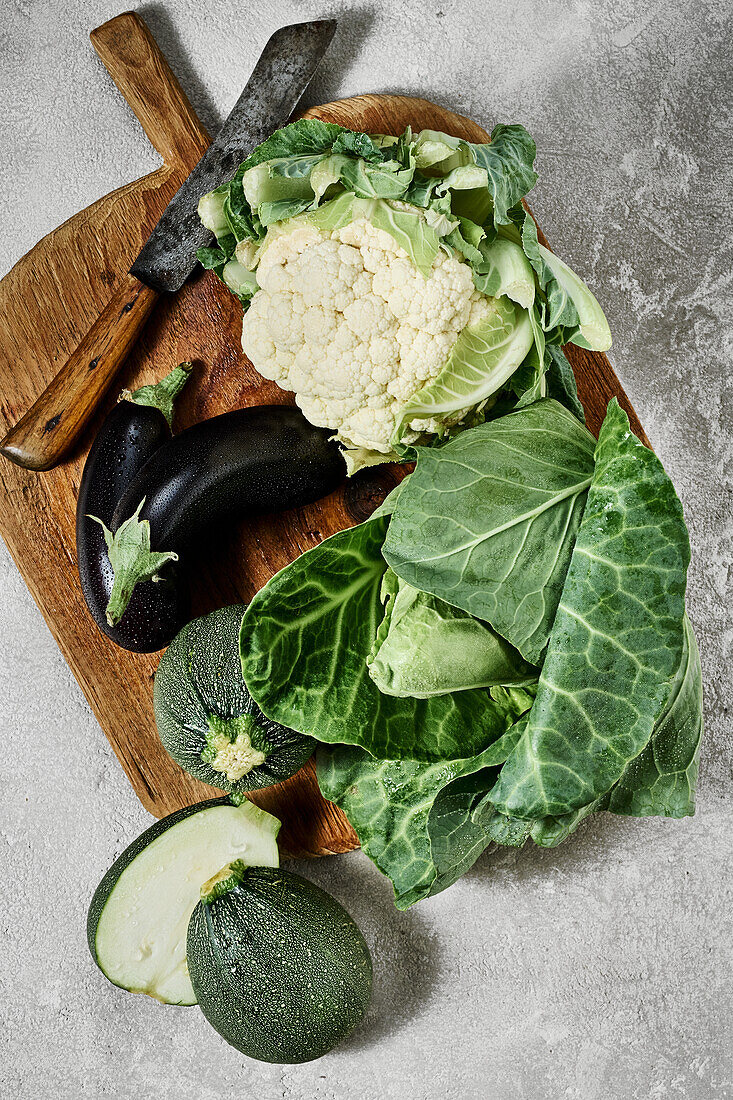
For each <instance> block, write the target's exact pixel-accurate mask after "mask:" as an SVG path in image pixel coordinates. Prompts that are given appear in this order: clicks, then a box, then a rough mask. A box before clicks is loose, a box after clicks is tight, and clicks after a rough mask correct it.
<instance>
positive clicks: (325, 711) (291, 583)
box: [240, 494, 511, 764]
mask: <svg viewBox="0 0 733 1100" xmlns="http://www.w3.org/2000/svg"><path fill="white" fill-rule="evenodd" d="M400 496H401V494H400ZM398 499H399V498H398ZM388 522H389V517H388V516H386V515H383V514H380V515H377V516H376V517H372V518H371V519H369V520H367V521H366V522H365V523H361V524H359V525H358V526H357V527H352V528H350V529H349V530H346V531H341V532H339V533H338V534H336V535H332V536H331V538H329V539H326V540H325V541H324V542H322V543H321V544H320V546H316V547H314V548H313V549H312V550H309V551H307V552H306V553H305V554H303V555H302V556H301V557H299V558H297V559H296V560H295V561H294V562H292V564H291V565H288V566H286V567H285V568H284V569H282V570H281V571H280V572H279V573H277V574H276V575H275V576H274V577H273V578H272V580H270V581H268V583H267V584H266V585H265V587H264V588H262V589H261V590H260V591H259V592H258V593H257V595H256V596H255V597H254V599H253V600H252V602H251V603H250V605H249V607H248V608H247V611H246V613H245V615H244V618H243V620H242V629H241V636H240V652H241V658H242V672H243V675H244V679H245V682H246V684H247V687H248V688H249V691H250V693H251V694H252V697H253V698H254V700H255V701H256V702H257V704H258V705H259V706H260V708H261V709H262V711H263V713H264V714H265V715H267V717H268V718H271V719H273V720H274V721H276V722H279V723H280V724H281V725H284V726H289V727H290V728H291V729H295V730H298V731H299V732H302V733H305V732H308V733H309V734H311V735H312V736H313V737H315V738H317V740H319V741H323V742H326V743H330V744H347V745H358V746H361V747H362V748H364V749H366V750H367V751H368V752H370V753H371V754H372V755H373V756H377V757H382V758H386V759H389V758H401V759H416V760H432V761H441V762H442V763H443V764H445V762H446V761H450V760H454V759H461V758H465V757H467V756H471V755H472V754H474V753H477V752H480V751H482V750H483V749H484V748H485V746H486V745H487V744H488V743H489V742H491V741H493V740H495V739H496V738H497V737H499V736H500V735H501V734H502V733H503V732H504V730H505V729H506V726H507V723H508V722H510V721H511V717H510V716H508V710H507V707H506V704H500V703H497V702H496V701H495V700H494V699H492V698H491V696H490V695H489V693H488V692H487V691H462V692H458V693H456V694H455V695H439V696H435V697H432V698H429V699H410V698H393V697H391V696H388V695H383V694H382V693H381V692H380V691H379V689H378V688H377V686H376V684H375V683H374V682H373V681H372V679H371V678H370V676H369V670H368V668H367V657H368V656H369V654H370V652H371V650H372V646H373V645H374V641H375V638H376V635H377V629H378V627H379V624H380V622H381V621H382V617H383V609H382V603H381V599H380V588H381V584H382V577H383V574H384V572H385V570H386V568H387V566H386V563H385V561H384V559H383V557H382V553H381V551H382V544H383V542H384V536H385V532H386V529H387V524H388Z"/></svg>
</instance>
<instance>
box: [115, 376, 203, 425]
mask: <svg viewBox="0 0 733 1100" xmlns="http://www.w3.org/2000/svg"><path fill="white" fill-rule="evenodd" d="M192 370H193V363H179V364H178V366H177V367H174V368H173V370H172V371H171V372H170V374H166V376H165V378H161V380H160V382H157V383H156V384H155V385H154V386H141V387H140V389H139V390H135V391H134V392H133V393H131V392H130V390H123V391H122V393H121V394H120V400H121V401H132V402H133V404H135V405H149V406H150V407H151V408H153V409H157V410H158V411H159V412H161V413H162V414H163V416H164V417H165V418H166V420H167V421H168V427H169V428H170V427H171V426H172V423H173V403H174V402H175V400H176V398H177V397H178V395H179V393H180V392H181V390H182V389H183V387H184V386H185V385H186V382H188V379H189V378H190V376H191V371H192Z"/></svg>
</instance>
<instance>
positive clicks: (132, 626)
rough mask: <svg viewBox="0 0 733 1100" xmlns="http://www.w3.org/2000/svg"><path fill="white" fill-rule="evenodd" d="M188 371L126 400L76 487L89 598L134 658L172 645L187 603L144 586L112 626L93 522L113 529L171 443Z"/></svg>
mask: <svg viewBox="0 0 733 1100" xmlns="http://www.w3.org/2000/svg"><path fill="white" fill-rule="evenodd" d="M190 371H191V364H190V363H182V364H181V365H180V366H179V367H176V368H175V369H174V370H172V371H171V373H170V374H169V375H167V376H166V377H165V378H164V379H163V380H162V381H161V382H159V383H158V384H157V385H156V386H143V387H142V388H141V389H139V390H137V391H136V392H135V393H125V394H123V395H122V399H121V400H120V401H119V402H118V404H117V405H115V407H114V408H113V409H112V411H111V412H110V414H109V416H108V417H107V419H106V420H105V421H104V423H103V424H102V427H101V428H100V429H99V432H98V433H97V436H96V438H95V440H94V442H93V443H92V446H91V449H90V451H89V454H88V456H87V460H86V464H85V466H84V473H83V474H82V478H81V485H80V486H79V497H78V500H77V505H76V556H77V564H78V569H79V579H80V581H81V588H82V592H83V593H84V599H85V600H86V602H87V607H88V608H89V610H90V612H91V613H92V617H93V618H94V621H95V622H96V624H97V626H98V627H99V629H100V630H102V631H103V632H104V633H105V634H106V635H107V637H108V638H111V639H112V641H113V642H116V643H117V645H119V646H122V648H123V649H129V650H132V651H134V652H136V653H152V652H153V651H155V650H157V649H162V648H163V646H165V645H167V644H168V642H169V641H170V640H171V638H172V637H173V635H174V634H175V633H176V630H177V629H178V627H180V626H181V625H183V622H184V621H185V619H186V613H187V604H186V601H185V599H184V598H183V597H182V594H181V592H180V590H179V589H178V587H177V586H176V585H174V584H172V583H171V582H170V581H169V580H161V581H160V582H153V581H146V582H144V583H143V584H141V585H140V586H139V587H138V588H137V589H136V590H135V592H134V593H133V596H132V599H131V600H130V603H129V605H128V607H127V609H126V611H125V613H124V615H123V616H122V618H121V619H120V620H119V621H118V622H117V623H116V624H115V625H114V626H111V625H110V624H109V623H108V621H107V617H106V608H107V604H108V602H109V598H110V595H111V593H112V585H113V581H114V571H113V569H112V565H111V563H110V560H109V555H108V552H107V543H106V539H105V533H104V529H103V527H102V526H101V524H100V523H99V522H95V519H93V518H92V517H96V520H101V521H102V523H103V524H105V525H106V526H107V527H109V526H110V525H111V524H112V517H113V515H114V510H115V507H116V505H117V502H118V500H119V499H120V497H121V496H122V495H123V494H124V493H125V491H126V490H127V489H128V488H129V486H130V485H131V484H132V483H133V482H134V480H135V477H136V476H137V474H139V472H140V470H142V469H143V467H144V466H145V464H146V463H147V462H148V460H149V459H150V458H151V457H152V456H153V455H154V454H155V452H156V451H158V450H159V449H160V447H162V446H163V444H165V443H168V442H169V441H170V438H171V429H170V422H171V419H172V415H173V402H174V400H175V398H176V396H177V395H178V393H180V391H181V389H182V388H183V386H184V385H185V384H186V381H187V379H188V376H189V373H190ZM184 595H185V594H184ZM174 624H175V625H174Z"/></svg>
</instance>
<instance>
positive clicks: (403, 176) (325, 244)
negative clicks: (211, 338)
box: [196, 119, 611, 473]
mask: <svg viewBox="0 0 733 1100" xmlns="http://www.w3.org/2000/svg"><path fill="white" fill-rule="evenodd" d="M534 155H535V145H534V142H533V140H532V138H531V137H530V135H529V134H528V133H527V131H526V130H525V129H524V128H523V127H522V126H504V125H498V126H495V127H494V129H493V131H492V134H491V140H490V142H486V143H482V144H475V143H472V142H468V141H464V140H462V139H461V138H459V137H456V136H453V135H450V134H443V133H440V132H438V131H434V130H424V131H421V132H420V133H417V134H415V133H413V131H412V128H411V127H409V126H408V127H407V128H406V129H405V131H404V132H403V133H402V134H401V135H400V136H399V137H396V136H389V135H385V134H367V133H358V132H355V131H352V130H347V129H345V128H344V127H342V126H338V125H336V124H335V123H330V122H324V121H322V120H321V119H298V121H296V122H293V123H290V124H289V125H288V126H285V127H283V128H282V129H281V130H276V131H275V133H274V134H271V135H270V137H268V138H267V139H266V140H265V141H264V142H262V144H261V145H258V146H257V148H256V149H253V150H252V152H251V153H250V155H249V156H248V157H247V159H246V160H245V161H244V163H243V164H241V165H240V167H239V169H238V171H237V172H236V173H235V175H234V178H233V179H231V180H230V182H229V183H225V184H222V185H221V186H220V187H217V188H216V189H215V190H214V191H211V192H210V193H209V194H207V195H204V196H203V197H202V198H201V200H200V202H199V208H198V209H199V215H200V217H201V221H202V223H203V224H204V225H205V226H206V227H207V228H208V229H210V230H211V231H212V232H213V234H214V237H215V243H214V244H212V245H211V246H206V247H203V248H199V249H198V250H197V253H196V255H197V256H198V258H199V260H200V261H201V263H202V264H203V265H204V267H206V268H208V269H209V270H212V271H214V272H216V274H217V276H218V277H219V278H220V279H221V280H222V281H223V282H224V283H225V284H226V286H227V287H229V289H230V290H231V291H232V293H233V294H235V295H236V296H237V298H238V299H239V300H240V302H241V303H242V307H243V309H244V313H245V317H244V325H243V329H242V347H243V348H244V351H245V354H246V355H247V356H248V358H249V359H250V360H251V361H252V363H253V364H254V365H255V367H256V368H257V369H258V370H259V372H260V373H261V374H262V375H264V376H265V378H269V379H272V380H274V381H275V382H277V383H278V384H279V385H280V386H282V387H283V388H284V389H288V390H291V391H293V392H294V393H295V399H296V401H297V403H298V405H299V406H300V408H301V409H302V411H303V413H304V414H305V416H306V417H307V418H308V419H309V420H310V421H311V422H312V423H314V424H317V425H319V426H322V427H326V428H331V429H333V432H334V435H335V436H336V438H337V439H338V440H339V441H340V443H341V445H342V447H343V448H344V457H345V458H346V464H347V467H348V468H349V472H350V473H353V472H354V471H355V470H356V469H358V468H360V467H362V466H368V465H374V464H375V463H377V462H380V461H382V462H384V461H390V460H391V459H395V458H399V457H400V456H401V455H404V447H405V446H409V445H411V444H413V443H418V442H419V443H424V444H430V443H432V442H436V441H440V440H442V439H445V438H446V437H447V436H449V435H451V434H452V433H453V431H454V430H461V429H463V428H465V427H466V426H467V425H469V424H476V423H480V422H481V421H482V420H483V419H484V418H485V417H486V415H487V413H488V410H489V409H490V408H491V407H492V406H493V405H494V403H495V402H497V401H498V400H499V398H500V396H503V405H504V407H508V408H511V407H512V406H513V405H514V404H516V403H517V402H520V401H521V402H522V403H523V404H526V403H528V402H530V401H534V400H537V399H539V398H542V397H545V396H546V395H547V393H548V384H549V383H548V378H549V372H550V368H551V367H552V365H553V364H554V369H555V370H556V371H557V370H560V371H561V372H562V374H563V388H567V387H568V386H569V387H570V390H569V391H568V392H569V396H568V400H569V402H570V404H571V405H572V404H573V402H575V403H576V404H577V397H576V396H575V392H574V386H573V383H572V371H571V369H570V367H569V365H568V364H567V363H564V365H563V363H562V355H561V353H560V351H559V350H558V349H559V347H560V345H561V344H567V343H569V342H575V343H577V344H580V346H581V347H584V348H590V349H592V350H598V351H605V350H607V349H608V348H609V347H610V346H611V334H610V331H609V329H608V324H607V322H606V319H605V317H604V316H603V313H602V311H601V309H600V306H599V305H598V303H597V302H596V300H595V298H594V297H593V295H592V294H591V292H590V290H589V289H588V287H586V286H585V285H584V284H583V283H582V282H581V280H580V279H579V278H578V276H577V275H576V274H575V273H574V272H573V271H571V270H570V268H569V267H568V266H567V265H566V264H564V263H563V262H562V261H561V260H560V259H559V258H558V257H557V256H555V255H554V254H553V253H551V252H549V250H548V249H546V248H544V247H543V246H542V245H541V244H540V243H539V241H538V239H537V228H536V226H535V224H534V221H533V220H532V217H531V215H530V214H529V213H528V212H527V211H525V210H524V209H523V207H522V198H523V196H524V195H525V194H526V193H527V191H529V190H530V189H531V187H532V186H533V184H534V182H535V179H536V173H535V171H534V168H533V161H534ZM558 357H559V358H558ZM558 362H560V366H559V367H558V365H557V364H558ZM566 380H569V381H566Z"/></svg>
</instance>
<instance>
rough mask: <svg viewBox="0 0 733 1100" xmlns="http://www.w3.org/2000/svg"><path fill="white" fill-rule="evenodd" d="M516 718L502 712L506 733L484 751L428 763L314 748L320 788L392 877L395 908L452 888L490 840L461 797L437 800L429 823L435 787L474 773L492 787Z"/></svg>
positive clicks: (441, 787) (440, 789) (440, 788)
mask: <svg viewBox="0 0 733 1100" xmlns="http://www.w3.org/2000/svg"><path fill="white" fill-rule="evenodd" d="M516 717H517V714H516V712H511V711H507V713H506V716H505V719H506V720H505V723H504V724H505V727H508V728H507V732H506V733H505V734H504V735H503V736H501V737H498V738H496V739H495V740H494V741H493V743H492V744H489V745H488V746H487V747H486V748H485V749H484V750H483V752H479V753H476V755H475V756H471V757H465V758H462V759H461V758H458V759H454V760H444V761H439V762H436V763H433V764H430V763H424V762H420V761H416V760H375V759H374V757H372V756H370V755H369V753H367V752H364V750H363V749H359V748H347V747H342V746H339V747H337V748H333V749H327V748H325V747H321V748H319V750H318V757H317V759H318V783H319V785H320V788H321V791H322V792H323V795H324V797H325V798H327V799H328V800H329V801H330V802H335V803H336V804H337V805H339V806H340V807H341V809H342V810H343V811H344V813H345V814H346V816H347V817H348V819H349V821H350V822H351V824H352V825H353V827H354V829H355V831H356V833H357V835H358V837H359V842H360V844H361V846H362V848H363V850H364V851H365V853H366V854H367V855H368V856H369V858H370V859H371V860H373V861H374V863H376V865H377V867H379V869H380V871H382V872H383V873H384V874H385V875H387V876H388V878H390V879H391V881H392V884H393V885H394V890H395V904H396V906H397V908H398V909H407V908H408V906H410V905H412V904H414V902H416V901H419V900H420V899H421V898H425V897H428V896H430V895H432V894H437V893H439V892H440V891H441V890H445V889H446V887H448V886H451V885H452V884H453V883H454V882H455V881H456V879H458V878H460V876H461V875H462V874H463V873H464V872H465V871H466V870H468V867H469V866H470V865H471V863H473V862H474V860H475V859H476V858H478V856H479V855H480V853H481V851H482V850H483V849H484V848H485V847H486V844H487V843H488V842H489V841H488V840H484V841H483V843H482V842H481V837H480V836H479V835H477V830H476V829H475V828H474V826H473V822H472V821H471V820H470V809H471V806H469V807H468V808H466V807H465V806H464V805H463V800H462V799H461V800H460V801H461V806H460V807H456V805H455V802H454V801H450V800H449V801H447V802H446V801H441V802H439V804H438V810H437V815H436V818H433V820H432V821H431V817H432V816H433V815H432V811H433V808H434V806H435V803H436V800H438V799H439V797H440V795H441V792H443V791H446V790H447V789H448V790H449V789H450V788H451V786H452V784H453V783H454V781H455V780H457V779H458V778H459V777H462V776H468V775H471V774H473V773H477V772H479V773H481V779H480V781H479V788H480V789H481V790H482V791H485V790H486V789H487V787H489V786H491V783H493V780H494V779H495V777H496V764H497V762H500V761H501V760H503V759H504V758H505V756H506V754H507V752H508V751H510V749H511V745H512V744H514V742H515V741H516V736H514V737H513V736H512V733H513V730H514V728H515V726H516V723H514V722H513V719H514V718H516ZM489 740H491V739H489ZM487 769H490V771H487ZM487 776H488V777H489V778H488V779H487ZM452 793H453V795H455V794H456V791H455V788H453V791H452ZM434 845H435V850H434Z"/></svg>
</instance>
